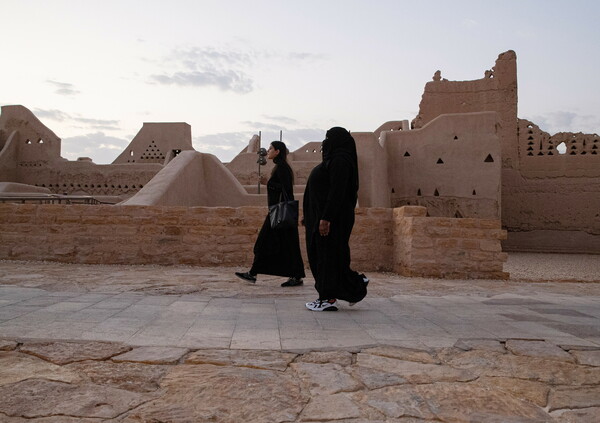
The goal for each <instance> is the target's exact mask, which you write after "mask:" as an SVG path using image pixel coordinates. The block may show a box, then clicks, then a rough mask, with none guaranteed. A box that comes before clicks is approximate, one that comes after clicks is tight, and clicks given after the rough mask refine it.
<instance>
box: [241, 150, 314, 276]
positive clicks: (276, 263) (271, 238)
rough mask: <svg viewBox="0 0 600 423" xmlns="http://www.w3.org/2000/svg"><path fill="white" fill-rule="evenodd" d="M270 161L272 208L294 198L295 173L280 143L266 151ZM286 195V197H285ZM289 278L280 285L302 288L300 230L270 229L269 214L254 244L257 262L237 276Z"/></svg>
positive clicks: (268, 195) (302, 264) (269, 188)
mask: <svg viewBox="0 0 600 423" xmlns="http://www.w3.org/2000/svg"><path fill="white" fill-rule="evenodd" d="M267 159H270V160H273V162H274V163H275V167H274V168H273V172H272V173H271V177H270V178H269V180H268V182H267V202H268V205H269V206H272V205H274V204H277V203H279V202H281V201H283V200H282V197H283V196H284V195H287V199H288V200H293V199H294V191H293V186H294V174H293V172H292V168H291V167H290V165H289V164H288V162H287V147H286V146H285V144H284V143H283V142H281V141H273V142H272V143H271V145H270V146H269V149H268V150H267ZM283 193H285V194H283ZM258 274H264V275H274V276H288V277H289V279H288V280H287V281H286V282H284V283H282V284H281V286H297V285H302V283H303V281H302V278H303V277H304V276H305V274H304V262H303V261H302V255H301V254H300V239H299V237H298V227H297V226H296V227H293V228H285V229H271V221H270V219H269V215H268V214H267V217H266V219H265V221H264V223H263V225H262V228H261V229H260V232H259V234H258V238H257V239H256V243H255V244H254V262H253V263H252V268H251V269H250V270H249V271H248V272H245V273H241V272H236V273H235V275H236V276H237V277H238V278H241V279H243V280H245V281H248V282H252V283H255V282H256V275H258Z"/></svg>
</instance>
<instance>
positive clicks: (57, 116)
mask: <svg viewBox="0 0 600 423" xmlns="http://www.w3.org/2000/svg"><path fill="white" fill-rule="evenodd" d="M33 114H35V115H36V117H37V118H39V119H48V120H53V121H56V122H65V123H70V124H71V126H73V127H75V128H87V129H97V130H104V131H118V130H120V129H121V128H120V127H119V121H118V120H106V119H90V118H85V117H81V116H78V115H75V116H73V115H70V114H68V113H65V112H63V111H61V110H56V109H46V110H44V109H35V110H34V111H33Z"/></svg>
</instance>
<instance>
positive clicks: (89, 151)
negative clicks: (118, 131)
mask: <svg viewBox="0 0 600 423" xmlns="http://www.w3.org/2000/svg"><path fill="white" fill-rule="evenodd" d="M128 145H129V141H128V140H126V139H123V138H117V137H111V136H107V135H105V134H104V133H103V132H95V133H90V134H86V135H79V136H76V137H70V138H64V139H63V140H62V142H61V148H62V156H63V157H65V158H66V159H68V160H77V159H78V158H79V157H90V158H92V160H93V161H94V163H97V164H108V163H112V162H113V161H114V160H115V159H116V158H117V156H118V155H119V154H121V152H122V151H123V150H125V148H126V147H127V146H128Z"/></svg>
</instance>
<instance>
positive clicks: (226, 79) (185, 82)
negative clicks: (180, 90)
mask: <svg viewBox="0 0 600 423" xmlns="http://www.w3.org/2000/svg"><path fill="white" fill-rule="evenodd" d="M151 78H152V79H153V80H154V81H156V82H158V83H159V84H165V85H181V86H193V87H208V86H215V87H217V88H219V89H221V90H223V91H233V92H237V93H240V94H247V93H249V92H251V91H252V85H253V81H252V80H251V79H250V78H249V77H247V76H246V75H244V74H243V73H241V72H236V71H232V70H217V69H212V70H207V71H192V72H176V73H174V74H172V75H166V74H163V75H152V76H151Z"/></svg>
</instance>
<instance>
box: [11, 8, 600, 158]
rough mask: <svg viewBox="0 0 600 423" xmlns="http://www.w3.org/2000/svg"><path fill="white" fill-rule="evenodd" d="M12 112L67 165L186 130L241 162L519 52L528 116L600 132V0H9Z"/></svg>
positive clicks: (372, 123)
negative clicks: (245, 154) (250, 149)
mask: <svg viewBox="0 0 600 423" xmlns="http://www.w3.org/2000/svg"><path fill="white" fill-rule="evenodd" d="M0 16H2V23H1V24H0V37H1V38H0V40H1V41H0V42H1V46H2V47H1V49H0V51H1V52H2V59H3V60H2V68H1V71H0V75H1V78H0V105H7V104H22V105H23V106H25V107H27V108H29V109H30V110H31V111H32V112H34V113H35V115H36V116H37V117H38V118H39V119H40V120H41V121H42V122H43V123H44V124H45V125H46V126H48V127H49V128H50V129H51V130H53V131H54V132H55V133H56V135H58V136H59V137H60V138H62V153H61V154H62V156H63V157H65V158H67V159H69V160H76V159H77V157H91V158H92V159H93V160H94V162H96V163H110V162H112V161H113V160H114V159H115V158H116V157H117V155H118V154H119V153H120V152H121V151H122V150H123V149H124V148H125V147H126V146H127V144H128V143H129V142H130V141H131V139H132V138H133V137H134V136H135V134H136V133H137V132H138V130H139V129H140V128H141V127H142V124H143V122H187V123H189V124H190V125H191V126H192V137H193V143H194V147H195V148H196V150H198V151H201V152H205V153H212V154H215V155H216V156H217V157H219V158H220V159H221V160H223V161H229V160H231V159H232V158H233V157H234V156H235V155H236V154H237V153H238V152H239V151H240V150H241V149H242V148H244V147H245V146H246V145H247V143H248V141H249V139H250V138H251V136H252V134H255V133H258V131H262V134H263V144H264V143H268V142H269V141H272V140H275V139H278V138H279V130H282V131H283V141H284V142H286V143H287V144H288V147H289V148H290V149H291V150H294V149H296V148H298V147H300V146H301V145H303V144H304V143H306V142H309V141H317V140H321V139H322V138H323V136H324V134H325V131H326V130H327V129H328V128H330V127H332V126H338V125H339V126H344V127H346V128H348V129H350V130H352V131H373V130H375V129H376V128H377V127H379V126H380V125H381V124H382V123H384V122H386V121H390V120H403V119H408V120H412V119H413V118H414V117H415V116H416V114H417V112H418V108H419V102H420V100H421V95H422V93H423V88H424V86H425V83H426V82H428V81H430V80H431V77H432V75H433V74H434V72H435V71H436V70H438V69H439V70H441V72H442V77H444V78H447V79H449V80H472V79H479V78H482V77H483V73H484V71H485V70H486V69H490V68H491V67H492V66H493V65H494V62H495V60H496V58H497V57H498V54H500V53H502V52H504V51H506V50H514V51H515V52H516V53H517V71H518V78H519V79H518V83H519V112H518V115H519V117H521V118H526V119H529V120H532V121H534V122H535V123H536V124H538V125H539V126H540V127H541V128H542V129H543V130H546V131H548V132H550V133H555V132H559V131H582V132H586V133H598V132H600V72H598V70H599V69H600V51H599V50H600V47H599V43H598V41H599V38H600V37H599V35H598V22H599V21H600V2H597V1H593V0H570V1H554V0H519V1H516V0H514V1H513V0H505V1H502V2H494V3H492V2H487V1H475V0H472V1H460V0H455V1H438V0H429V1H416V0H413V1H404V0H395V1H394V0H364V1H363V0H345V1H344V0H318V1H313V0H301V1H291V0H287V1H286V0H280V1H270V0H254V1H243V0H216V1H208V0H197V1H182V0H171V1H169V2H166V1H154V0H143V1H133V0H120V1H113V0H102V1H96V0H85V1H83V0H51V1H48V0H46V1H33V0H31V1H30V0H0Z"/></svg>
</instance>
